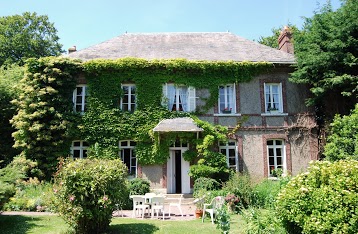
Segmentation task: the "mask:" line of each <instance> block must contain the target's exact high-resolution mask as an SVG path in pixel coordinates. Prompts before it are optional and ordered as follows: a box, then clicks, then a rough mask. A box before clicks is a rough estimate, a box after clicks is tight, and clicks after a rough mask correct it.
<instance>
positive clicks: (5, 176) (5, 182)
mask: <svg viewBox="0 0 358 234" xmlns="http://www.w3.org/2000/svg"><path fill="white" fill-rule="evenodd" d="M19 160H21V159H20V158H19V157H18V158H15V159H14V161H15V162H14V161H13V162H11V163H10V164H8V165H7V166H6V167H5V168H1V169H0V210H2V209H3V206H4V204H5V203H6V202H8V200H9V199H10V197H12V196H13V195H14V194H15V192H16V190H15V185H16V184H17V182H18V181H19V180H22V179H24V178H25V177H26V172H27V170H28V167H26V166H23V164H21V163H18V161H19ZM26 162H29V160H27V161H26Z"/></svg>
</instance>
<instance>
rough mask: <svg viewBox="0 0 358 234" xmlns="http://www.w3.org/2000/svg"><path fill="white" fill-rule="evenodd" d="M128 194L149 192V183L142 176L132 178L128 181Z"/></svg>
mask: <svg viewBox="0 0 358 234" xmlns="http://www.w3.org/2000/svg"><path fill="white" fill-rule="evenodd" d="M128 188H129V193H130V194H129V195H144V194H146V193H149V192H150V183H149V181H148V180H145V179H142V178H134V179H133V180H130V181H129V186H128Z"/></svg>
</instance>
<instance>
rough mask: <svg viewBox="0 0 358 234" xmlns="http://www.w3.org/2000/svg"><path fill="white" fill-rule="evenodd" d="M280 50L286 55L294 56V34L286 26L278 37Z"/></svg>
mask: <svg viewBox="0 0 358 234" xmlns="http://www.w3.org/2000/svg"><path fill="white" fill-rule="evenodd" d="M278 49H279V50H282V51H285V52H286V53H289V54H293V53H294V50H293V43H292V32H291V29H290V28H289V27H288V26H287V25H286V26H285V27H284V28H283V30H282V31H281V33H280V36H279V37H278Z"/></svg>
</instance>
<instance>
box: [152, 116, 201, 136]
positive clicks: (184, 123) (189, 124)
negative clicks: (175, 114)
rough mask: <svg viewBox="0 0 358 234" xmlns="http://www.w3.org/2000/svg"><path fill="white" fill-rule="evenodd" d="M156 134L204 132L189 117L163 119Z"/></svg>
mask: <svg viewBox="0 0 358 234" xmlns="http://www.w3.org/2000/svg"><path fill="white" fill-rule="evenodd" d="M153 131H154V132H197V133H199V132H202V131H204V130H203V129H202V128H199V127H198V126H197V125H196V124H195V122H194V120H193V119H192V118H189V117H183V118H174V119H163V120H162V121H160V122H159V123H158V125H157V126H155V128H153Z"/></svg>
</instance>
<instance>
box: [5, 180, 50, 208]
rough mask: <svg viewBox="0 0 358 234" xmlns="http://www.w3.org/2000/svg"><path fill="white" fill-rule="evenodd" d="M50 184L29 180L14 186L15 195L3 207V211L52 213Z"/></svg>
mask: <svg viewBox="0 0 358 234" xmlns="http://www.w3.org/2000/svg"><path fill="white" fill-rule="evenodd" d="M52 188H53V185H52V184H51V183H46V182H40V181H39V180H37V179H36V178H35V179H32V178H30V179H29V180H28V181H22V182H21V183H19V184H17V186H16V194H15V195H14V196H13V197H12V198H11V199H10V201H9V202H8V203H7V204H6V205H5V207H4V208H5V210H13V211H18V210H22V211H53V210H54V207H53V200H54V194H53V191H52Z"/></svg>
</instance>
